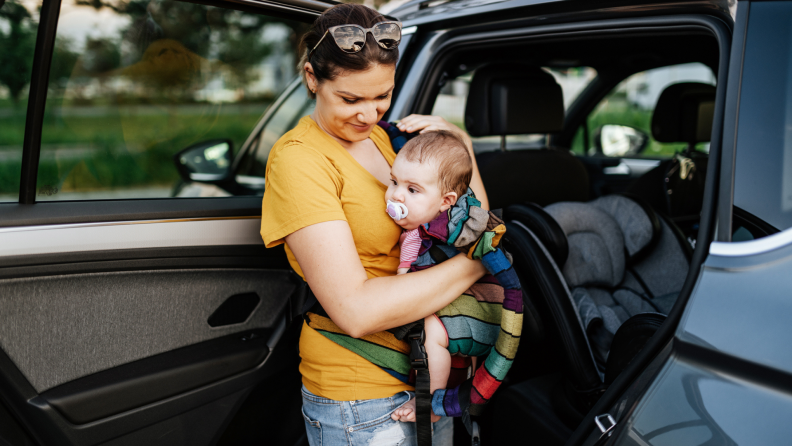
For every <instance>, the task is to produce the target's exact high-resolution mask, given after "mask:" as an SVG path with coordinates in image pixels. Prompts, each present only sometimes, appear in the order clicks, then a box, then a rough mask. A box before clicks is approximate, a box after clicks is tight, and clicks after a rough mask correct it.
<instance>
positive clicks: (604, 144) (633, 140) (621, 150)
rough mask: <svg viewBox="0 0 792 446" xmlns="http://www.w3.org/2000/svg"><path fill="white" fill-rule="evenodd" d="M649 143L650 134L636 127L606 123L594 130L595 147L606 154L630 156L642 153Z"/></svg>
mask: <svg viewBox="0 0 792 446" xmlns="http://www.w3.org/2000/svg"><path fill="white" fill-rule="evenodd" d="M648 143H649V135H647V134H646V133H644V132H643V131H641V130H638V129H636V128H635V127H629V126H626V125H614V124H606V125H603V126H602V127H600V128H598V129H597V130H596V131H595V132H594V147H595V149H596V150H597V153H598V154H600V155H605V156H613V157H620V156H628V155H637V154H639V153H641V152H642V151H643V150H644V149H645V148H646V146H647V145H648Z"/></svg>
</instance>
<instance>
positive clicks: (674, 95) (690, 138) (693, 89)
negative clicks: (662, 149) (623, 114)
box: [652, 82, 715, 143]
mask: <svg viewBox="0 0 792 446" xmlns="http://www.w3.org/2000/svg"><path fill="white" fill-rule="evenodd" d="M714 112H715V87H713V86H712V85H707V84H702V83H698V82H685V83H681V84H674V85H671V86H669V87H667V88H666V89H665V90H664V91H663V93H662V94H661V95H660V98H659V99H658V100H657V106H655V110H654V114H652V136H654V139H655V140H657V141H659V142H686V143H697V142H704V141H709V140H710V134H711V133H712V118H713V115H714Z"/></svg>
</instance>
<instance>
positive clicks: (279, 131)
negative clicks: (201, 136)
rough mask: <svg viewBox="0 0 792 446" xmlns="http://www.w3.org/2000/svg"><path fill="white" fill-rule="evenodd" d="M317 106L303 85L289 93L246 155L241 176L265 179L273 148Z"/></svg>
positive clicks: (241, 166) (240, 170) (241, 168)
mask: <svg viewBox="0 0 792 446" xmlns="http://www.w3.org/2000/svg"><path fill="white" fill-rule="evenodd" d="M295 82H299V81H295ZM315 105H316V101H313V100H311V99H310V98H309V97H308V91H307V90H306V88H305V87H304V86H303V85H302V84H301V83H299V84H298V85H296V88H293V89H292V90H291V91H289V92H288V95H287V96H286V97H285V98H284V99H283V101H282V102H281V103H280V104H278V108H277V109H276V110H273V113H272V115H271V116H270V118H269V121H267V123H266V124H265V125H264V127H263V128H262V129H261V132H260V133H259V134H258V136H257V137H256V140H255V141H254V142H253V144H252V146H251V148H250V151H249V152H248V153H246V154H245V158H244V160H243V161H242V163H241V165H240V168H239V172H238V173H239V175H247V176H254V177H261V178H263V177H264V172H265V171H266V168H267V158H268V157H269V153H270V151H271V150H272V146H274V145H275V143H276V142H277V141H278V139H280V137H281V136H283V134H284V133H286V132H288V131H289V130H291V129H292V128H293V127H294V126H295V125H297V121H299V120H300V118H302V117H303V116H306V115H310V114H311V113H313V109H314V106H315Z"/></svg>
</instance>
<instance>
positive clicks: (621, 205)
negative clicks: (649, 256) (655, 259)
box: [590, 195, 660, 258]
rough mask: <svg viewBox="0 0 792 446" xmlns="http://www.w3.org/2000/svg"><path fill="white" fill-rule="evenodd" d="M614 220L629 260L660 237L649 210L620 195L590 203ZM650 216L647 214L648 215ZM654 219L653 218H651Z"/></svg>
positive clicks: (655, 219) (609, 196) (657, 222)
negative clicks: (622, 237)
mask: <svg viewBox="0 0 792 446" xmlns="http://www.w3.org/2000/svg"><path fill="white" fill-rule="evenodd" d="M590 204H591V205H592V206H596V207H597V208H599V209H601V210H603V211H605V212H606V213H607V214H608V215H610V216H611V217H613V219H614V220H616V223H618V224H619V229H621V231H622V234H623V235H624V247H625V248H626V249H627V255H628V256H630V257H631V258H632V257H633V256H635V255H636V254H638V253H639V252H640V251H642V250H643V249H644V248H646V247H647V246H649V245H651V244H652V243H653V242H654V241H655V240H656V238H657V237H659V236H660V222H659V220H657V216H656V215H654V213H653V211H652V210H651V209H650V208H648V207H647V208H644V207H642V206H641V205H640V204H638V203H636V202H635V201H633V200H632V199H630V198H627V197H625V196H622V195H607V196H604V197H600V198H597V199H596V200H594V201H591V202H590ZM650 212H651V213H652V214H649V213H650ZM652 217H654V218H652Z"/></svg>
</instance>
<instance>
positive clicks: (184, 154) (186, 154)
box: [173, 139, 233, 183]
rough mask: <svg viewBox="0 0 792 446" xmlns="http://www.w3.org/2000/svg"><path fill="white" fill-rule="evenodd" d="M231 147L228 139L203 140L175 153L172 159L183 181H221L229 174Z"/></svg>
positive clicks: (231, 144)
mask: <svg viewBox="0 0 792 446" xmlns="http://www.w3.org/2000/svg"><path fill="white" fill-rule="evenodd" d="M232 147H233V143H232V142H231V141H230V140H225V139H213V140H210V141H203V142H199V143H198V144H193V145H191V146H190V147H187V148H186V149H184V150H182V151H181V152H179V153H177V154H176V155H175V156H174V157H173V161H174V162H175V163H176V169H177V170H178V171H179V175H180V176H181V178H182V180H184V181H187V182H191V181H198V182H202V183H209V182H215V181H222V180H225V179H226V178H228V177H229V176H230V174H231V161H232V150H231V149H232Z"/></svg>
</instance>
